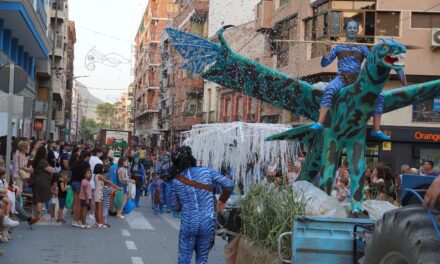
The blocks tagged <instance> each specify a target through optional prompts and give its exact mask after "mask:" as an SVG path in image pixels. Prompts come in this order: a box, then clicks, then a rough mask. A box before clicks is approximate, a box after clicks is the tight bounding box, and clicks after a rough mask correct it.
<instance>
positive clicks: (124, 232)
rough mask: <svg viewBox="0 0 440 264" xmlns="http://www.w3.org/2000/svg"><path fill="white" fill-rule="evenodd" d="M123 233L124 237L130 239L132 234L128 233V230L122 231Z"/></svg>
mask: <svg viewBox="0 0 440 264" xmlns="http://www.w3.org/2000/svg"><path fill="white" fill-rule="evenodd" d="M121 231H122V236H125V237H129V236H131V235H130V232H128V230H127V229H122V230H121Z"/></svg>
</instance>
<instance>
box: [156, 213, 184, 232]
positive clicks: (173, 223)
mask: <svg viewBox="0 0 440 264" xmlns="http://www.w3.org/2000/svg"><path fill="white" fill-rule="evenodd" d="M160 217H162V219H163V220H165V221H166V222H167V223H168V224H170V226H172V227H173V228H174V229H176V230H180V219H179V218H174V217H172V216H171V215H170V214H160Z"/></svg>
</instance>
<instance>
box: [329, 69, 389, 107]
mask: <svg viewBox="0 0 440 264" xmlns="http://www.w3.org/2000/svg"><path fill="white" fill-rule="evenodd" d="M344 86H345V85H344V83H343V82H342V79H341V76H340V75H337V76H336V78H334V79H333V80H332V81H331V82H330V83H329V84H328V85H327V87H325V90H324V95H323V96H322V99H321V108H330V107H331V106H332V100H333V97H334V96H335V94H336V93H337V92H338V91H339V90H340V89H341V88H343V87H344ZM384 103H385V97H384V95H383V93H380V94H379V97H378V98H377V101H376V108H375V109H374V114H375V115H381V114H383V108H384Z"/></svg>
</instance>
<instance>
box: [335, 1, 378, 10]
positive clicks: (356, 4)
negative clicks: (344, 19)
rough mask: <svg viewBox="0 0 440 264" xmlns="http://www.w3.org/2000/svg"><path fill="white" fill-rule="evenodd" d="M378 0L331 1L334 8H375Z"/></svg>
mask: <svg viewBox="0 0 440 264" xmlns="http://www.w3.org/2000/svg"><path fill="white" fill-rule="evenodd" d="M375 7H376V1H362V0H355V1H347V0H333V1H332V3H331V8H332V9H370V10H371V9H375Z"/></svg>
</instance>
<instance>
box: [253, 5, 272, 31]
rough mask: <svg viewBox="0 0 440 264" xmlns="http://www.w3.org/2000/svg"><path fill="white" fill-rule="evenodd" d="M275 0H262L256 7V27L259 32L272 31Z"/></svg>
mask: <svg viewBox="0 0 440 264" xmlns="http://www.w3.org/2000/svg"><path fill="white" fill-rule="evenodd" d="M274 5H275V1H273V0H262V1H261V2H260V3H258V4H257V6H256V8H255V10H256V11H255V12H256V20H255V29H256V31H258V32H271V31H272V16H273V12H274Z"/></svg>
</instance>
